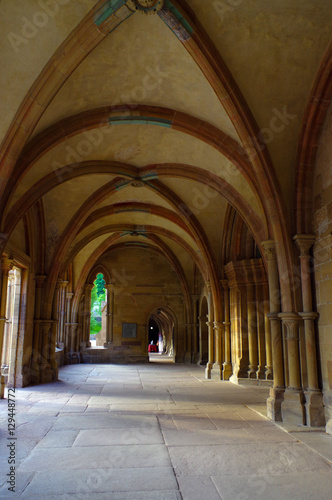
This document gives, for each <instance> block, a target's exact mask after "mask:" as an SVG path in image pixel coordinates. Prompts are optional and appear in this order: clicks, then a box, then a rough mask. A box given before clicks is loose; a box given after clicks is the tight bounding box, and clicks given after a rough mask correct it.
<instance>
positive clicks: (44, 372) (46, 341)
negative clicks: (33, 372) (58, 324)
mask: <svg viewBox="0 0 332 500" xmlns="http://www.w3.org/2000/svg"><path fill="white" fill-rule="evenodd" d="M40 324H41V329H42V339H41V340H42V342H41V362H40V381H41V383H42V384H45V383H48V382H53V380H54V378H53V376H54V375H53V370H52V368H51V365H50V347H51V341H50V336H51V327H52V320H42V321H41V322H40Z"/></svg>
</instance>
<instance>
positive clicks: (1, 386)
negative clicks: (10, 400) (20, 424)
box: [0, 257, 13, 399]
mask: <svg viewBox="0 0 332 500" xmlns="http://www.w3.org/2000/svg"><path fill="white" fill-rule="evenodd" d="M11 269H13V261H12V260H11V259H8V258H6V257H4V258H2V259H1V270H2V276H1V299H0V399H3V398H4V394H5V377H4V376H3V375H2V374H1V363H2V346H3V339H4V332H5V324H6V306H7V285H8V274H9V271H10V270H11Z"/></svg>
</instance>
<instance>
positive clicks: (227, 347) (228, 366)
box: [221, 280, 232, 380]
mask: <svg viewBox="0 0 332 500" xmlns="http://www.w3.org/2000/svg"><path fill="white" fill-rule="evenodd" d="M221 284H222V286H223V289H224V318H225V321H224V322H223V325H224V353H225V354H224V357H225V360H224V363H223V377H222V378H223V380H229V378H230V376H231V375H232V363H231V322H230V314H229V289H228V280H221Z"/></svg>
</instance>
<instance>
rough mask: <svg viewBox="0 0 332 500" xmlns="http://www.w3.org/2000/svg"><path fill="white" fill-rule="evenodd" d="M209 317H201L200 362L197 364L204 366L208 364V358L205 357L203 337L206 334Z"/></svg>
mask: <svg viewBox="0 0 332 500" xmlns="http://www.w3.org/2000/svg"><path fill="white" fill-rule="evenodd" d="M206 319H207V316H199V318H198V320H199V360H198V361H197V363H198V364H199V365H203V364H205V363H206V362H207V360H206V358H205V359H204V356H203V335H204V333H205V326H206Z"/></svg>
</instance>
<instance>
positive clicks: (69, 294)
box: [67, 292, 74, 300]
mask: <svg viewBox="0 0 332 500" xmlns="http://www.w3.org/2000/svg"><path fill="white" fill-rule="evenodd" d="M73 297H74V294H73V293H72V292H68V293H67V300H71V299H72V298H73Z"/></svg>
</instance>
